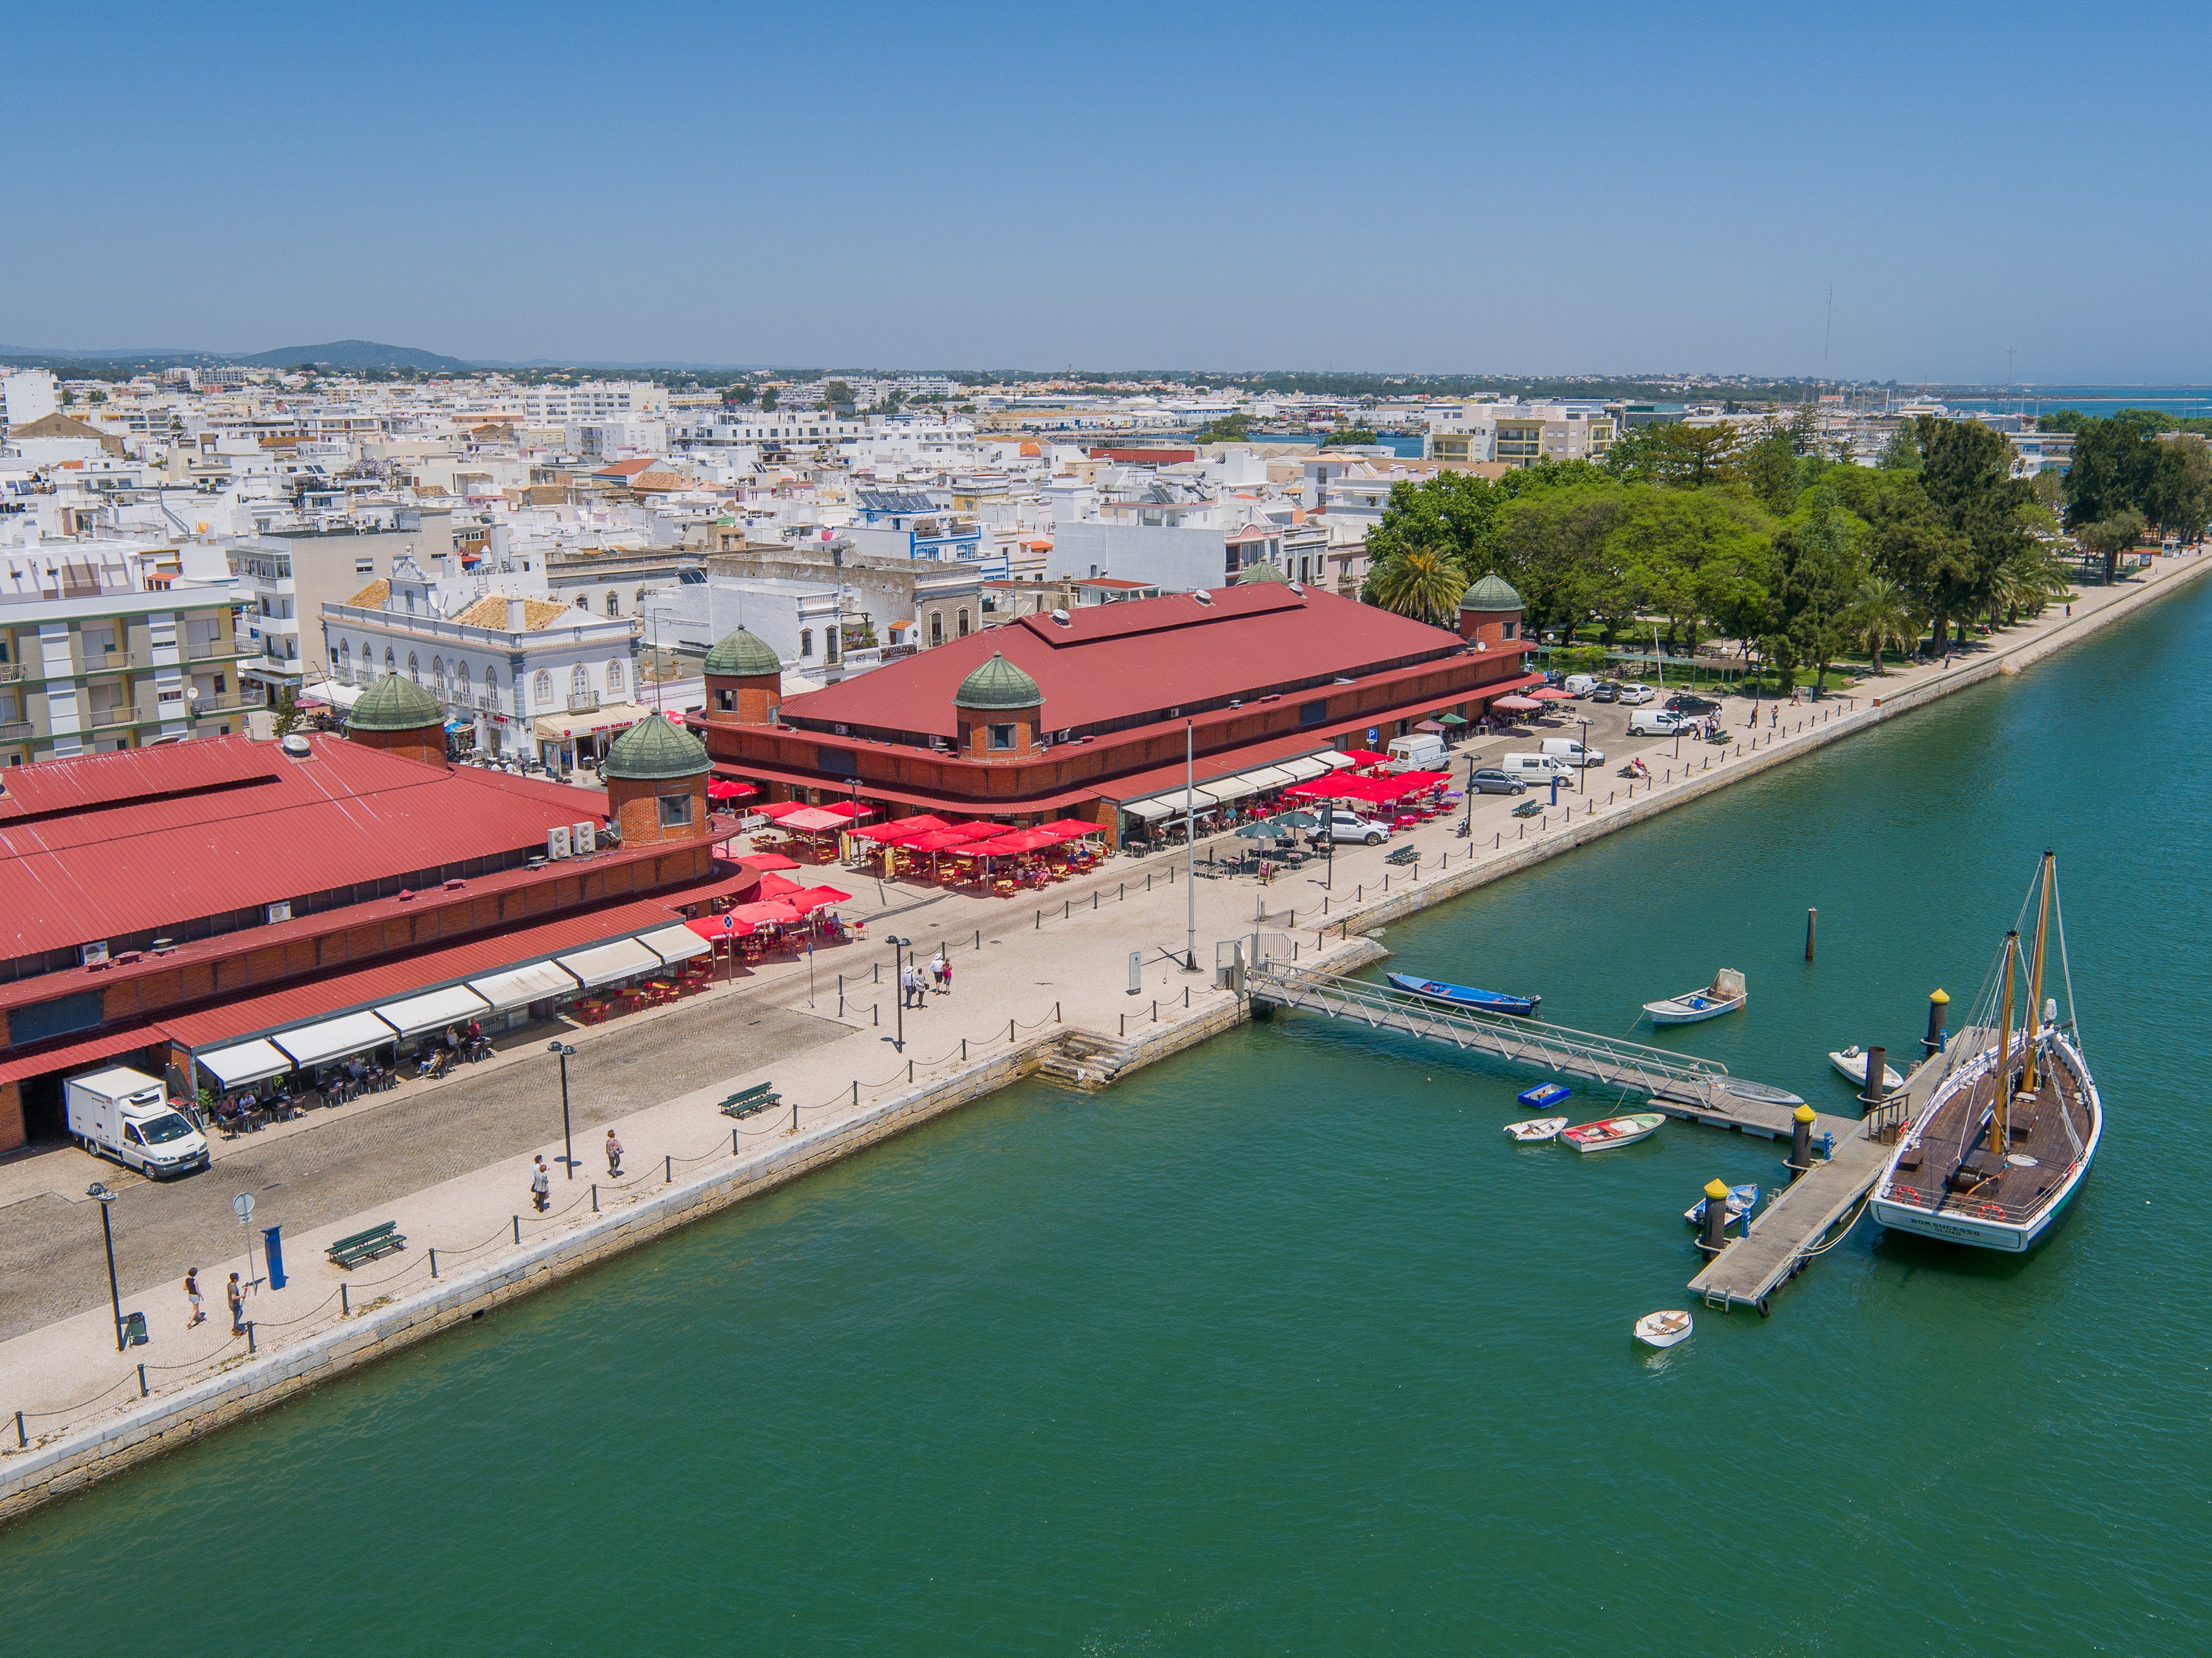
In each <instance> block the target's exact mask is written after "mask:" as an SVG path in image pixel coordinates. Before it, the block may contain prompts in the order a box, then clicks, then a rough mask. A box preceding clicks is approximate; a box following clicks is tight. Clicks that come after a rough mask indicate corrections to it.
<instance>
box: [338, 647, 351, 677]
mask: <svg viewBox="0 0 2212 1658" xmlns="http://www.w3.org/2000/svg"><path fill="white" fill-rule="evenodd" d="M338 677H339V678H341V679H350V678H352V677H353V647H352V646H351V645H350V644H349V643H348V642H347V641H344V640H343V639H341V640H340V641H338Z"/></svg>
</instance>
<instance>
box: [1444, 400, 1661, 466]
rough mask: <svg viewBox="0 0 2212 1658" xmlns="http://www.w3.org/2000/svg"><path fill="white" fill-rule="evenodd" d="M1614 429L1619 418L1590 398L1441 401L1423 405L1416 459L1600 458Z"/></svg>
mask: <svg viewBox="0 0 2212 1658" xmlns="http://www.w3.org/2000/svg"><path fill="white" fill-rule="evenodd" d="M1619 436H1620V422H1619V421H1618V420H1617V419H1616V418H1615V417H1614V416H1613V415H1612V414H1611V413H1610V412H1608V411H1607V410H1606V409H1605V408H1604V407H1603V406H1602V405H1600V404H1564V403H1553V404H1503V403H1474V404H1439V405H1437V406H1435V407H1433V408H1431V410H1430V411H1429V433H1428V437H1427V440H1425V443H1424V445H1423V446H1422V459H1425V460H1447V461H1462V462H1473V463H1481V462H1492V463H1496V464H1498V465H1505V466H1533V465H1535V464H1536V463H1537V462H1538V461H1540V460H1553V461H1566V460H1602V459H1604V458H1605V454H1606V452H1607V450H1609V449H1611V448H1612V447H1613V440H1615V439H1616V438H1618V437H1619Z"/></svg>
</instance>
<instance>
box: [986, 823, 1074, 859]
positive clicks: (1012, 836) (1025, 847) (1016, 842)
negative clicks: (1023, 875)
mask: <svg viewBox="0 0 2212 1658" xmlns="http://www.w3.org/2000/svg"><path fill="white" fill-rule="evenodd" d="M1059 844H1060V837H1059V836H1058V835H1047V834H1046V833H1045V832H1044V831H1043V830H1042V829H1013V830H1010V831H1009V832H1008V833H1006V834H1005V835H1000V836H998V837H997V838H996V839H995V840H990V841H976V842H975V844H974V845H973V846H970V847H966V848H965V850H966V851H968V852H970V853H974V854H975V855H976V856H977V857H980V858H1012V857H1015V856H1018V854H1020V853H1025V852H1042V851H1043V850H1044V848H1045V847H1056V846H1058V845H1059Z"/></svg>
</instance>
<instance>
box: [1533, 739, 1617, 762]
mask: <svg viewBox="0 0 2212 1658" xmlns="http://www.w3.org/2000/svg"><path fill="white" fill-rule="evenodd" d="M1544 752H1545V753H1546V754H1548V755H1550V756H1552V758H1553V759H1554V760H1564V761H1565V762H1567V764H1569V765H1571V766H1602V765H1603V764H1605V750H1603V749H1586V748H1584V747H1583V745H1582V744H1580V743H1577V741H1576V740H1575V739H1574V738H1571V737H1547V738H1545V739H1544Z"/></svg>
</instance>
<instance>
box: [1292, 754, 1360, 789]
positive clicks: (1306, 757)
mask: <svg viewBox="0 0 2212 1658" xmlns="http://www.w3.org/2000/svg"><path fill="white" fill-rule="evenodd" d="M1332 760H1334V761H1341V762H1343V764H1342V765H1331V764H1330V763H1329V762H1330V761H1332ZM1351 763H1352V762H1351V761H1349V760H1346V759H1345V757H1344V756H1342V755H1340V754H1337V753H1334V752H1332V753H1331V754H1329V755H1328V757H1327V758H1323V757H1322V756H1320V755H1318V754H1302V755H1300V756H1298V757H1297V759H1295V760H1285V761H1282V762H1279V764H1277V765H1276V766H1275V768H1274V769H1275V770H1277V771H1286V772H1288V773H1290V774H1291V776H1292V777H1293V778H1295V779H1296V780H1297V781H1299V782H1301V783H1304V782H1307V781H1309V780H1311V779H1313V778H1316V777H1326V776H1328V774H1329V773H1331V772H1333V771H1340V770H1342V769H1343V768H1344V766H1349V765H1350V764H1351Z"/></svg>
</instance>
